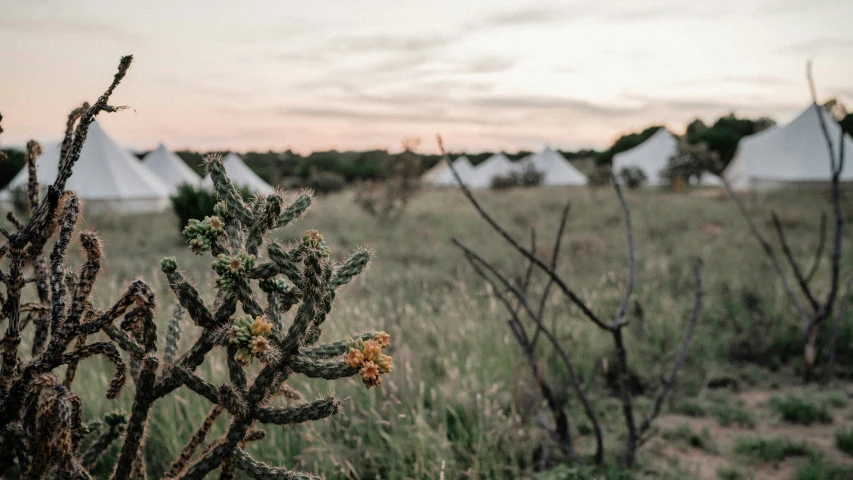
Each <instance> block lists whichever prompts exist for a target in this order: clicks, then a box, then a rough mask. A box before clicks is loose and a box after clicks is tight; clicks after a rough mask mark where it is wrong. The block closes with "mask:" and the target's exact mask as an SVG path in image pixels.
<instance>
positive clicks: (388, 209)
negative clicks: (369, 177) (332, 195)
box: [355, 140, 422, 222]
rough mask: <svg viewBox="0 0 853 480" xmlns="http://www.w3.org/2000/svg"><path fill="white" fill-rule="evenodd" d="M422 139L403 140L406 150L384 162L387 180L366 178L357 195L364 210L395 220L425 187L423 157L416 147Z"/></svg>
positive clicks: (381, 218) (382, 217)
mask: <svg viewBox="0 0 853 480" xmlns="http://www.w3.org/2000/svg"><path fill="white" fill-rule="evenodd" d="M419 143H420V140H411V141H409V142H405V141H404V142H403V146H404V147H405V150H404V151H403V152H402V153H400V154H399V155H396V156H394V157H390V158H388V159H386V161H385V162H384V163H383V172H384V175H383V180H381V181H379V180H376V181H369V182H363V183H362V184H361V185H360V186H359V188H358V190H357V192H356V196H355V201H356V203H357V204H358V205H359V206H360V207H361V209H362V210H364V211H365V212H367V213H368V214H369V215H370V216H372V217H374V218H376V219H377V220H379V221H381V222H389V221H394V220H397V219H398V218H400V215H402V214H403V212H404V211H405V210H406V207H408V205H409V202H410V201H411V200H412V199H413V198H414V197H415V195H417V193H418V192H419V191H420V189H421V178H420V177H421V171H422V166H421V157H420V156H418V155H417V154H415V152H414V151H412V149H413V148H416V147H417V144H419Z"/></svg>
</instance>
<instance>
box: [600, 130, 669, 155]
mask: <svg viewBox="0 0 853 480" xmlns="http://www.w3.org/2000/svg"><path fill="white" fill-rule="evenodd" d="M661 128H664V127H663V126H661V125H654V126H651V127H648V128H646V129H645V130H643V131H642V132H640V133H629V134H627V135H622V136H621V137H619V138H618V139H617V140H616V141H615V142H614V143H613V145H612V146H611V147H610V148H608V149H607V150H605V151H603V152H601V153H599V154H598V155H597V156H596V158H595V161H596V163H598V164H599V165H603V164H611V163H613V155H616V154H617V153H620V152H624V151H625V150H630V149H632V148H634V147H636V146H637V145H639V144H641V143H643V142H645V141H646V140H648V139H649V137H651V136H652V135H654V134H655V132H657V131H658V130H659V129H661Z"/></svg>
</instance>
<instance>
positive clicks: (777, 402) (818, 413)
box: [770, 395, 832, 425]
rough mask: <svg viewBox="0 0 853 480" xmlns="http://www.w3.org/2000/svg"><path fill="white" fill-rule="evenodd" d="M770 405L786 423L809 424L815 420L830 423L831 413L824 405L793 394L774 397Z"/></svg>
mask: <svg viewBox="0 0 853 480" xmlns="http://www.w3.org/2000/svg"><path fill="white" fill-rule="evenodd" d="M770 406H772V407H773V409H774V410H776V411H777V412H778V413H779V414H780V415H782V419H783V420H784V421H786V422H788V423H796V424H798V425H811V424H812V423H815V422H820V423H832V415H830V414H829V412H828V411H827V409H826V406H825V405H817V404H816V403H814V402H810V401H808V400H806V399H804V398H801V397H797V396H794V395H788V396H787V397H785V398H778V397H774V398H772V399H770Z"/></svg>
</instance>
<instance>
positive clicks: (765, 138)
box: [723, 103, 853, 190]
mask: <svg viewBox="0 0 853 480" xmlns="http://www.w3.org/2000/svg"><path fill="white" fill-rule="evenodd" d="M818 112H820V115H823V118H824V120H825V123H826V126H827V130H828V132H829V136H830V138H831V140H832V144H833V149H834V150H835V155H836V157H837V155H838V148H839V137H840V135H841V126H840V125H838V123H837V122H836V121H835V120H834V119H833V118H832V115H830V114H829V113H828V112H827V111H826V110H825V109H824V108H823V107H819V106H818V105H817V104H814V103H813V104H812V105H811V106H809V107H808V108H806V109H805V110H804V111H803V112H802V113H800V114H799V115H798V116H797V117H796V118H795V119H793V120H792V121H791V122H790V123H788V124H787V125H784V126H779V127H774V128H770V129H768V130H764V131H762V132H758V133H756V134H754V135H750V136H748V137H744V138H743V139H741V141H740V143H739V144H738V147H737V151H736V152H735V156H734V158H733V159H732V161H731V163H729V166H728V167H726V170H725V171H724V172H723V176H724V177H725V178H726V180H728V181H729V183H730V184H731V186H732V188H733V189H735V190H749V189H752V188H755V189H758V190H769V189H774V188H780V187H782V186H785V185H791V184H797V183H813V182H828V181H829V179H830V164H829V153H828V150H827V147H826V139H825V137H824V136H823V131H822V130H821V126H820V119H819V118H818ZM844 150H845V160H846V161H845V162H844V169H843V170H842V172H841V179H842V180H843V181H851V180H853V161H851V157H853V139H851V138H850V136H849V135H845V136H844Z"/></svg>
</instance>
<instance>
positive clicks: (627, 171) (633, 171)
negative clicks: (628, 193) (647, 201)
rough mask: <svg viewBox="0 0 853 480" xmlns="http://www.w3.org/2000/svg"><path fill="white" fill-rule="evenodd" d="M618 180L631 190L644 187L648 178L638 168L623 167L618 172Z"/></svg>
mask: <svg viewBox="0 0 853 480" xmlns="http://www.w3.org/2000/svg"><path fill="white" fill-rule="evenodd" d="M619 179H621V180H622V182H623V183H624V184H625V186H626V187H628V188H630V189H631V190H634V189H637V188H640V187H641V186H643V185H645V184H646V183H647V182H648V180H649V178H648V177H647V176H646V172H644V171H643V170H642V169H641V168H640V167H625V168H623V169H622V170H619Z"/></svg>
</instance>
